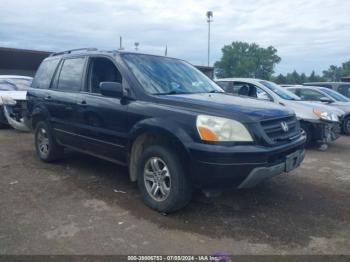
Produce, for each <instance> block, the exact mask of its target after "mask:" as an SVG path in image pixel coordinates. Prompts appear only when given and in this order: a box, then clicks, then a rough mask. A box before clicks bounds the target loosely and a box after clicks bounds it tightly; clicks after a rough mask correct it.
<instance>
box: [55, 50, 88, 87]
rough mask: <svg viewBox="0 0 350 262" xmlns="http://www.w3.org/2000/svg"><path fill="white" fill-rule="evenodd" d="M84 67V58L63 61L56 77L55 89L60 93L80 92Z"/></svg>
mask: <svg viewBox="0 0 350 262" xmlns="http://www.w3.org/2000/svg"><path fill="white" fill-rule="evenodd" d="M84 65H85V58H84V57H79V58H70V59H66V60H64V61H63V65H62V68H61V72H60V75H59V77H58V84H57V89H58V90H62V91H80V89H81V85H82V80H83V73H84Z"/></svg>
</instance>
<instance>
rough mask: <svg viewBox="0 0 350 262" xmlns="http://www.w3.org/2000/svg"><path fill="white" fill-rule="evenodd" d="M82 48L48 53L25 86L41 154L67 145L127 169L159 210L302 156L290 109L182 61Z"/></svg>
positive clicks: (242, 183)
mask: <svg viewBox="0 0 350 262" xmlns="http://www.w3.org/2000/svg"><path fill="white" fill-rule="evenodd" d="M84 50H85V51H84ZM84 50H73V51H72V50H70V51H66V52H62V53H58V54H54V55H52V56H51V57H49V58H47V59H45V60H44V61H43V62H42V64H41V65H40V67H39V69H38V72H37V74H36V76H35V78H34V81H33V85H32V88H31V89H30V91H29V92H28V95H27V98H28V110H29V112H30V114H31V116H32V126H33V128H34V130H35V131H34V137H35V147H36V151H37V154H38V157H39V158H40V159H41V160H43V161H46V162H51V161H54V160H56V159H58V158H59V157H61V156H62V154H63V153H64V148H71V149H74V150H77V151H80V152H83V153H87V154H91V155H93V156H97V157H100V158H103V159H106V160H109V161H112V162H115V163H119V164H121V165H125V166H128V167H129V175H130V179H131V180H132V181H135V182H136V181H137V183H138V186H139V189H140V191H141V194H142V197H143V200H144V202H145V203H146V204H147V205H148V206H149V207H151V208H153V209H155V210H158V211H160V212H172V211H175V210H177V209H180V208H181V207H183V206H185V205H186V204H187V203H188V201H189V200H190V198H191V192H192V188H193V187H200V188H208V187H209V188H212V187H222V186H236V187H239V188H249V187H253V186H255V185H257V184H258V183H260V182H261V181H263V180H264V179H267V178H269V177H272V176H275V175H279V174H281V173H284V172H289V171H291V170H293V169H295V168H296V167H298V166H299V164H300V163H301V162H302V161H303V158H304V143H305V136H303V135H302V133H301V132H300V129H299V123H298V121H297V120H296V117H295V114H294V112H293V111H292V110H290V109H287V108H284V107H282V106H279V105H274V104H267V103H265V102H262V101H258V100H255V99H251V100H250V101H247V99H242V98H240V97H234V96H231V95H228V94H226V93H224V91H223V90H222V89H221V88H220V87H219V86H217V85H216V84H215V83H214V82H213V81H212V80H210V79H209V78H208V77H206V76H205V75H204V74H203V73H201V72H200V71H199V70H197V69H195V68H194V67H193V66H192V65H190V64H188V63H186V62H185V61H182V60H178V59H174V58H169V57H162V56H153V55H145V54H141V53H130V52H119V51H111V52H102V51H101V52H100V51H97V50H91V49H84Z"/></svg>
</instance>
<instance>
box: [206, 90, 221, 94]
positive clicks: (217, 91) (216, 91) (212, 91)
mask: <svg viewBox="0 0 350 262" xmlns="http://www.w3.org/2000/svg"><path fill="white" fill-rule="evenodd" d="M208 93H211V94H212V93H225V92H222V91H219V90H211V91H209V92H208Z"/></svg>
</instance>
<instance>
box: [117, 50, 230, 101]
mask: <svg viewBox="0 0 350 262" xmlns="http://www.w3.org/2000/svg"><path fill="white" fill-rule="evenodd" d="M123 58H124V60H125V62H126V64H127V65H128V66H129V68H130V69H131V71H132V72H133V74H134V75H135V77H136V78H137V80H138V81H139V82H140V83H141V85H142V87H143V88H144V90H145V91H146V92H147V93H149V94H153V95H165V94H193V93H210V92H220V93H221V92H224V91H223V90H222V89H221V88H220V87H219V86H218V85H216V84H215V83H214V82H213V81H211V80H210V79H209V78H207V77H206V76H205V75H204V74H203V73H201V72H200V71H199V70H197V69H196V68H194V67H193V66H191V65H190V64H188V63H186V62H184V61H181V60H177V59H173V58H166V57H158V56H150V55H141V54H124V55H123Z"/></svg>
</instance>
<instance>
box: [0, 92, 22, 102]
mask: <svg viewBox="0 0 350 262" xmlns="http://www.w3.org/2000/svg"><path fill="white" fill-rule="evenodd" d="M3 96H7V97H11V98H12V99H13V100H26V96H27V91H0V97H3Z"/></svg>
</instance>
